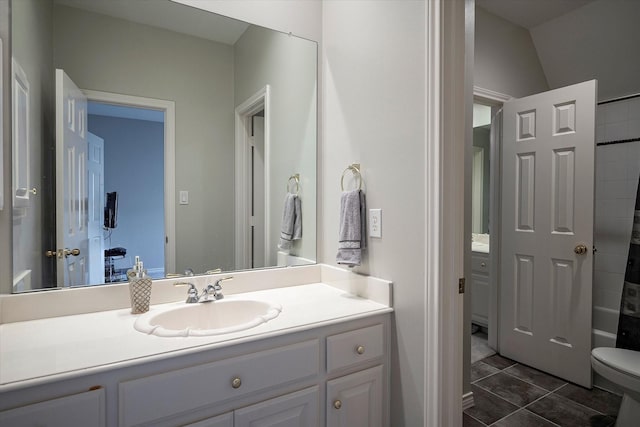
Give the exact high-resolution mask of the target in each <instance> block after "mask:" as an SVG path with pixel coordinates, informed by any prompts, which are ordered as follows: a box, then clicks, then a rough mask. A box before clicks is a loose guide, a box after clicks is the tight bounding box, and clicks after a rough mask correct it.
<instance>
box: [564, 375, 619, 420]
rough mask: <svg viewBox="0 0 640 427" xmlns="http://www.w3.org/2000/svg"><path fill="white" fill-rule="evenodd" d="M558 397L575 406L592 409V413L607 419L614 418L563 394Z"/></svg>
mask: <svg viewBox="0 0 640 427" xmlns="http://www.w3.org/2000/svg"><path fill="white" fill-rule="evenodd" d="M568 384H569V383H567V384H565V385H568ZM562 387H564V386H562ZM562 387H560V388H558V390H560V389H561V388H562ZM558 390H556V391H558ZM553 393H554V394H556V392H555V391H554V392H553ZM557 396H558V397H561V398H563V399H566V400H568V401H569V402H572V403H575V404H576V405H578V406H582V407H583V408H587V409H590V410H592V411H594V412H596V413H598V414H600V415H604V416H605V417H610V418H613V416H612V415H609V414H605V413H604V412H600V411H598V410H597V409H595V408H592V407H590V406H587V405H585V404H582V403H580V402H576V401H575V400H573V399H571V398H570V397H566V396H563V395H561V394H557Z"/></svg>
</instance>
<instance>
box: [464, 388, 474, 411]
mask: <svg viewBox="0 0 640 427" xmlns="http://www.w3.org/2000/svg"><path fill="white" fill-rule="evenodd" d="M474 405H475V402H474V401H473V392H472V391H470V392H467V393H465V394H463V395H462V410H463V411H464V410H466V409H469V408H472V407H473V406H474Z"/></svg>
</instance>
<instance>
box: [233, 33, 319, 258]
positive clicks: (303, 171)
mask: <svg viewBox="0 0 640 427" xmlns="http://www.w3.org/2000/svg"><path fill="white" fill-rule="evenodd" d="M234 53H235V56H234V57H235V67H234V69H235V80H234V83H235V105H236V106H238V105H240V104H242V103H243V102H244V101H246V100H247V99H248V98H250V97H251V96H252V95H253V94H254V93H256V92H257V91H258V90H260V89H261V88H263V87H264V86H265V85H266V84H269V85H270V88H271V106H270V113H269V115H270V121H271V128H270V129H271V131H270V141H271V142H270V144H271V146H270V149H269V153H270V162H271V165H270V169H271V170H270V176H269V179H270V190H269V191H270V195H269V200H270V201H271V204H270V212H269V214H270V216H269V218H270V224H267V226H268V227H269V229H270V236H271V247H272V252H271V259H269V260H268V261H267V265H276V254H277V244H278V241H279V237H280V230H281V221H282V209H283V204H282V201H283V200H284V195H285V193H286V184H287V181H288V179H289V177H290V176H291V175H293V174H296V173H299V174H300V191H299V196H300V199H301V203H302V239H301V240H298V241H295V242H294V246H293V248H292V252H291V253H292V254H294V255H297V256H300V257H303V258H307V259H316V207H317V205H316V200H317V194H316V151H317V150H316V116H317V97H316V91H317V80H316V70H317V59H318V56H317V45H316V43H314V42H311V41H309V40H305V39H301V38H298V37H290V36H288V35H286V34H284V33H280V32H274V31H271V30H266V29H264V28H262V27H257V26H252V27H249V29H247V31H245V33H244V34H243V35H242V37H240V39H239V40H238V41H237V42H236V44H235V45H234Z"/></svg>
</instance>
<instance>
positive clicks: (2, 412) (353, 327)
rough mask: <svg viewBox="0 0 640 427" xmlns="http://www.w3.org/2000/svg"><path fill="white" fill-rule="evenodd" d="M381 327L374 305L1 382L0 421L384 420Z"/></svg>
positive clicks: (386, 323)
mask: <svg viewBox="0 0 640 427" xmlns="http://www.w3.org/2000/svg"><path fill="white" fill-rule="evenodd" d="M389 330H390V313H388V312H386V313H376V314H372V315H369V316H367V315H365V316H363V317H360V318H356V319H349V320H342V321H341V320H336V321H331V322H327V323H324V324H321V325H318V326H316V327H312V328H304V329H302V330H293V331H290V332H285V333H279V334H275V335H272V336H261V335H257V336H256V337H255V339H248V340H243V341H241V342H236V343H229V344H227V345H223V346H218V347H215V348H206V346H205V347H203V348H199V349H198V348H196V350H195V351H189V352H188V353H186V354H185V353H184V352H177V354H175V353H171V352H170V353H166V354H162V355H158V356H156V357H154V358H151V359H150V360H144V359H141V360H136V361H135V363H131V364H129V365H126V366H122V365H119V364H117V365H115V366H104V367H99V368H98V369H94V370H93V371H90V372H77V373H75V375H74V376H73V377H65V378H62V379H60V378H58V379H56V380H53V379H52V380H51V381H46V380H45V381H42V382H40V383H39V384H38V385H34V386H31V387H22V388H16V389H13V390H10V391H3V392H1V393H0V426H3V427H4V426H5V425H6V426H12V427H13V426H22V425H25V426H30V427H31V426H35V425H38V426H47V427H69V426H83V427H85V426H88V427H92V426H96V427H103V426H104V427H116V426H117V427H130V426H153V427H177V426H189V427H249V426H252V427H255V426H258V425H264V426H271V427H292V426H299V427H316V426H317V427H322V426H331V427H333V426H349V427H353V426H359V425H363V426H365V425H366V426H379V427H388V426H389V399H388V388H389V379H388V376H389V335H390V332H389ZM161 339H166V340H173V339H174V338H161ZM178 339H184V338H178ZM168 342H169V341H168ZM95 384H99V385H100V387H99V388H98V389H97V390H92V391H87V392H85V393H79V394H74V393H78V390H89V389H91V388H92V386H93V385H95ZM336 401H340V403H339V404H337V406H340V408H339V409H336Z"/></svg>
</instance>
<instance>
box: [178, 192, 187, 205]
mask: <svg viewBox="0 0 640 427" xmlns="http://www.w3.org/2000/svg"><path fill="white" fill-rule="evenodd" d="M180 204H181V205H188V204H189V192H188V191H187V190H180Z"/></svg>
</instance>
